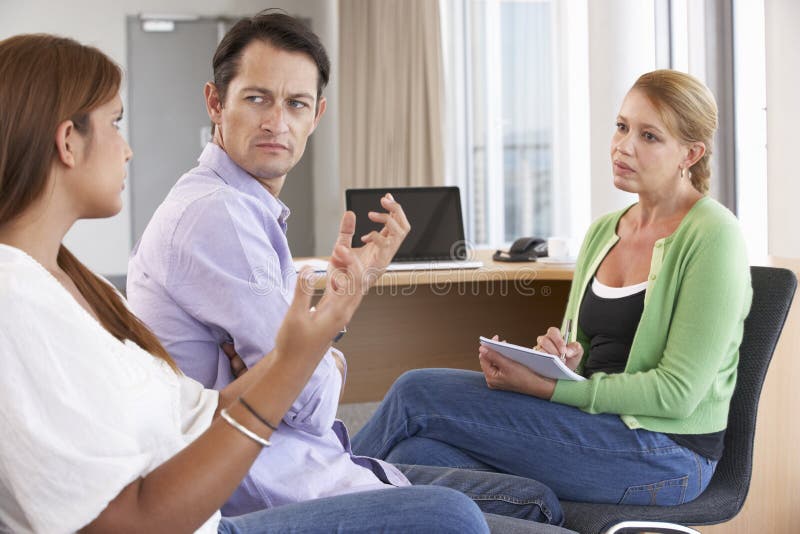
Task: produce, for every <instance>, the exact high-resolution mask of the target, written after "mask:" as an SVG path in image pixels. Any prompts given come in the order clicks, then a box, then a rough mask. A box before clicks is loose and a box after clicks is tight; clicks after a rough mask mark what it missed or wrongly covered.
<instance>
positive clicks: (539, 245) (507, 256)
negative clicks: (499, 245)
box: [492, 237, 547, 261]
mask: <svg viewBox="0 0 800 534" xmlns="http://www.w3.org/2000/svg"><path fill="white" fill-rule="evenodd" d="M545 256H547V240H545V239H542V238H541V237H520V238H519V239H517V240H516V241H514V243H512V244H511V248H509V249H508V252H506V251H505V250H498V251H496V252H495V253H494V254H493V255H492V259H493V260H494V261H536V258H543V257H545Z"/></svg>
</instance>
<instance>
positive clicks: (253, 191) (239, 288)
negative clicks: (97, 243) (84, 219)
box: [127, 143, 409, 515]
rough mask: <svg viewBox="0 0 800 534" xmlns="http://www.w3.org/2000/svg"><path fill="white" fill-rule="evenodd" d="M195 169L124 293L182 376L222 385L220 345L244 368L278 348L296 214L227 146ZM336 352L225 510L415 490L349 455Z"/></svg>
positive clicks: (165, 207)
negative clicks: (227, 345)
mask: <svg viewBox="0 0 800 534" xmlns="http://www.w3.org/2000/svg"><path fill="white" fill-rule="evenodd" d="M198 163H199V165H198V166H197V167H195V168H194V169H192V170H190V171H189V172H187V173H186V174H185V175H183V176H182V177H181V178H180V180H178V182H177V183H176V184H175V186H174V187H173V188H172V190H171V191H170V192H169V194H168V195H167V198H166V199H165V200H164V202H163V203H162V204H161V206H159V208H158V209H157V210H156V212H155V214H154V215H153V218H152V220H151V221H150V223H149V224H148V225H147V229H146V230H145V232H144V234H143V235H142V238H141V240H140V241H139V243H138V244H137V245H136V247H135V248H134V250H133V252H132V253H131V258H130V262H129V264H128V287H127V292H128V300H129V303H130V306H131V308H132V309H133V311H134V312H135V313H136V314H137V315H138V316H139V317H140V318H141V319H142V320H143V321H144V322H145V323H146V324H147V325H148V326H149V327H150V328H151V329H152V330H153V331H154V332H155V333H156V335H157V336H158V337H159V339H160V340H161V342H162V343H163V344H164V347H165V348H166V349H167V351H168V352H169V353H170V355H171V356H172V357H173V358H174V359H175V361H176V362H177V363H178V365H179V366H180V368H181V369H182V370H183V371H184V372H185V373H186V374H187V375H189V376H191V377H192V378H195V379H196V380H198V381H200V382H202V383H203V384H204V385H205V386H206V387H213V388H215V389H220V388H222V387H224V386H225V385H227V384H228V383H230V382H231V381H232V380H233V375H232V374H231V369H230V363H229V361H228V357H227V356H226V355H225V353H224V352H222V349H221V348H220V344H221V343H222V342H224V341H231V340H232V341H233V343H234V345H235V347H236V352H237V353H238V354H239V355H240V356H241V357H242V359H243V360H244V362H245V363H246V364H247V366H248V367H251V366H253V365H255V363H256V362H258V360H260V359H261V358H262V357H263V356H264V355H265V354H267V353H268V352H269V351H270V350H272V348H273V347H274V346H275V336H276V334H277V332H278V328H279V326H280V324H281V321H282V320H283V317H284V315H285V314H286V311H287V309H288V307H289V303H290V299H291V296H292V294H293V291H294V284H295V281H296V273H295V267H294V264H293V262H292V256H291V253H290V251H289V245H288V243H287V241H286V233H285V232H286V219H287V217H288V216H289V209H288V208H287V207H286V206H285V205H284V204H283V203H282V202H281V201H280V200H278V199H277V198H275V197H274V196H273V195H271V194H270V193H269V192H268V191H267V190H266V189H265V188H263V187H262V186H261V185H260V184H259V183H258V182H257V181H256V180H255V179H254V178H253V177H252V176H250V175H249V174H248V173H247V172H246V171H244V170H243V169H242V168H241V167H239V166H238V165H237V164H236V163H234V162H233V160H231V159H230V158H229V157H228V155H227V154H226V153H225V151H224V150H222V149H221V148H220V147H219V146H217V145H215V144H213V143H210V144H208V145H207V146H206V148H205V149H204V150H203V153H202V154H201V155H200V158H199V160H198ZM332 351H335V349H331V351H329V352H328V353H327V354H326V355H325V356H324V358H323V359H322V361H321V362H320V364H319V366H318V367H317V369H316V370H315V371H314V374H313V375H312V377H311V379H310V380H309V381H308V383H307V384H306V386H305V388H304V389H303V391H302V393H300V395H299V396H298V398H297V399H296V400H295V402H294V403H293V404H292V406H291V408H290V409H289V411H288V412H287V413H286V415H285V416H284V418H283V421H281V424H280V426H279V428H278V431H277V432H275V433H273V435H272V437H271V438H270V440H271V441H272V447H269V448H266V449H264V451H263V452H262V453H261V455H260V456H259V457H258V459H257V460H256V462H255V464H253V467H252V468H251V469H250V474H249V475H248V477H247V478H245V479H244V481H243V482H242V484H241V485H240V486H239V488H238V489H237V490H236V492H235V493H234V495H233V496H232V497H231V499H230V500H229V501H228V503H227V504H226V505H225V507H224V508H223V513H225V514H227V515H237V514H242V513H247V512H250V511H253V510H258V509H262V508H265V507H271V506H279V505H282V504H288V503H292V502H299V501H305V500H308V499H314V498H318V497H327V496H332V495H339V494H344V493H350V492H354V491H362V490H370V489H378V488H383V487H387V485H386V484H385V482H388V483H389V484H392V485H397V486H401V485H408V484H409V482H408V480H407V479H406V478H405V477H404V476H403V475H402V473H400V471H398V470H397V469H396V468H395V467H394V466H392V465H390V464H386V463H384V462H380V461H379V460H374V459H371V458H364V457H357V456H354V455H353V454H352V452H351V450H350V440H349V438H348V436H347V430H346V429H345V427H344V424H342V422H341V421H338V420H336V409H337V406H338V402H339V395H340V392H341V388H342V377H341V375H340V373H339V371H338V369H337V368H336V363H335V360H334V356H333V354H331V352H332ZM336 352H337V354H339V355H341V353H339V352H338V351H336ZM342 360H343V361H344V358H343V357H342Z"/></svg>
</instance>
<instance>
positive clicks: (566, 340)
mask: <svg viewBox="0 0 800 534" xmlns="http://www.w3.org/2000/svg"><path fill="white" fill-rule="evenodd" d="M571 330H572V319H567V330H566V332H564V345H565V346H566V344H567V343H569V334H570V331H571ZM561 362H562V363H567V350H566V349H564V352H563V353H562V354H561Z"/></svg>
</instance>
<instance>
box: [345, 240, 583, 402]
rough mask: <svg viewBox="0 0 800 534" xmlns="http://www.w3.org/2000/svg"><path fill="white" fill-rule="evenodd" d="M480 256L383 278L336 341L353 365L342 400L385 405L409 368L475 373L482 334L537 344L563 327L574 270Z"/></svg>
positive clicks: (485, 253)
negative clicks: (473, 263)
mask: <svg viewBox="0 0 800 534" xmlns="http://www.w3.org/2000/svg"><path fill="white" fill-rule="evenodd" d="M477 259H480V260H482V261H483V262H484V267H483V268H481V269H465V270H448V271H403V272H397V271H395V272H389V273H386V274H384V275H383V277H382V278H381V279H380V280H379V281H378V283H377V284H376V285H375V287H373V288H372V289H371V290H370V293H369V294H368V295H367V296H366V297H365V299H364V301H363V303H362V304H361V308H359V310H358V312H357V313H356V315H355V317H353V320H352V321H351V323H350V324H349V325H348V327H347V330H348V333H347V335H346V336H344V338H342V340H341V341H340V342H339V343H337V344H336V347H337V348H338V349H340V350H341V351H342V352H344V354H345V356H346V357H347V366H348V370H347V384H346V386H345V392H344V398H343V399H342V402H366V401H377V400H381V399H382V398H383V395H384V394H385V393H386V391H387V390H388V389H389V386H391V385H392V383H393V382H394V380H395V379H396V378H397V377H398V376H400V375H401V374H402V373H403V372H405V371H408V370H410V369H416V368H421V367H452V368H460V369H475V370H478V369H479V366H478V336H481V335H488V336H491V335H492V334H495V333H497V334H499V335H501V336H503V337H504V338H505V339H508V340H509V341H512V342H515V343H520V344H527V345H530V346H533V345H535V344H536V336H537V335H539V334H541V333H543V332H544V331H545V330H546V329H547V327H548V326H552V325H560V324H561V319H562V316H563V314H564V308H565V306H566V302H567V295H568V292H569V285H570V283H571V280H572V269H571V268H564V267H558V266H550V265H543V264H537V263H499V262H493V261H492V259H491V251H479V252H478V257H477Z"/></svg>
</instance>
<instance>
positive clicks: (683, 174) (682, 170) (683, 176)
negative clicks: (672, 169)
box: [680, 167, 686, 180]
mask: <svg viewBox="0 0 800 534" xmlns="http://www.w3.org/2000/svg"><path fill="white" fill-rule="evenodd" d="M680 169H681V180H684V179H685V178H686V167H681V168H680Z"/></svg>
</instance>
